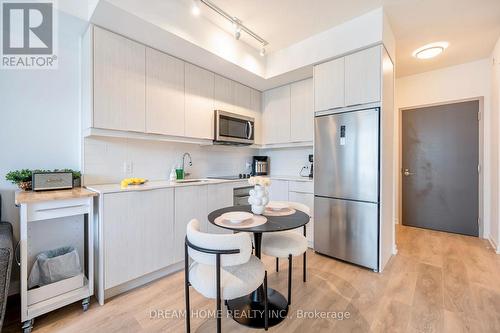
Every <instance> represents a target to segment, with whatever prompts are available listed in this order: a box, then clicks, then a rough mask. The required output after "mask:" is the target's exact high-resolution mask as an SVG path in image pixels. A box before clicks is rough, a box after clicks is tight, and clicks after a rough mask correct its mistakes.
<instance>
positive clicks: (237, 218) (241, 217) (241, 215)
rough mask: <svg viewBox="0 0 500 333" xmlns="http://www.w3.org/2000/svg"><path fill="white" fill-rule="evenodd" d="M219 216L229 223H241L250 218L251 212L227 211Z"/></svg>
mask: <svg viewBox="0 0 500 333" xmlns="http://www.w3.org/2000/svg"><path fill="white" fill-rule="evenodd" d="M221 217H222V218H223V219H224V220H227V221H229V222H231V223H241V222H243V221H245V220H248V219H251V218H252V217H253V214H252V213H248V212H229V213H224V214H222V215H221Z"/></svg>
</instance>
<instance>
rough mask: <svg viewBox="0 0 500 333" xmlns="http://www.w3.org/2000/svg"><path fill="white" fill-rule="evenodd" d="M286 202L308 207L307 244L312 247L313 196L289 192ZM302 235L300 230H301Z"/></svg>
mask: <svg viewBox="0 0 500 333" xmlns="http://www.w3.org/2000/svg"><path fill="white" fill-rule="evenodd" d="M288 198H289V199H288V200H289V201H293V202H299V203H301V204H304V205H306V206H307V207H309V209H310V211H311V220H310V221H309V223H308V224H307V226H306V235H307V242H308V243H309V246H312V244H313V242H314V194H312V193H301V192H289V193H288ZM301 233H302V228H301Z"/></svg>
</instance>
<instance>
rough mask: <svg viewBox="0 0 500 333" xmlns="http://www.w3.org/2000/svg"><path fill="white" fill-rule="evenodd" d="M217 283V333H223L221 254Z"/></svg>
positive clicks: (217, 257) (218, 262) (217, 256)
mask: <svg viewBox="0 0 500 333" xmlns="http://www.w3.org/2000/svg"><path fill="white" fill-rule="evenodd" d="M215 260H216V279H217V281H216V283H217V299H216V302H217V333H221V326H222V306H221V290H220V289H221V288H220V254H216V259H215Z"/></svg>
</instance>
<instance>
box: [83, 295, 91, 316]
mask: <svg viewBox="0 0 500 333" xmlns="http://www.w3.org/2000/svg"><path fill="white" fill-rule="evenodd" d="M89 306H90V297H87V298H85V299H84V300H83V301H82V308H83V311H84V312H85V311H87V310H88V309H89Z"/></svg>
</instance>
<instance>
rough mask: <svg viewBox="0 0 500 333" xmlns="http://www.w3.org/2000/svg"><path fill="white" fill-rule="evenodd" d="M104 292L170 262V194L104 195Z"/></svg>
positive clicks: (172, 196) (170, 190) (172, 213)
mask: <svg viewBox="0 0 500 333" xmlns="http://www.w3.org/2000/svg"><path fill="white" fill-rule="evenodd" d="M102 209H103V212H102V213H103V215H102V216H103V233H104V234H103V237H104V285H105V289H109V288H112V287H115V286H118V285H120V284H122V283H125V282H128V281H130V280H133V279H135V278H138V277H141V276H143V275H146V274H148V273H151V272H154V271H156V270H158V269H161V268H164V267H166V266H168V265H170V264H172V263H173V262H174V256H173V254H172V253H173V250H174V248H173V244H174V190H173V189H170V188H167V189H156V190H149V191H137V192H132V191H131V192H120V193H109V194H104V199H103V207H102Z"/></svg>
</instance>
